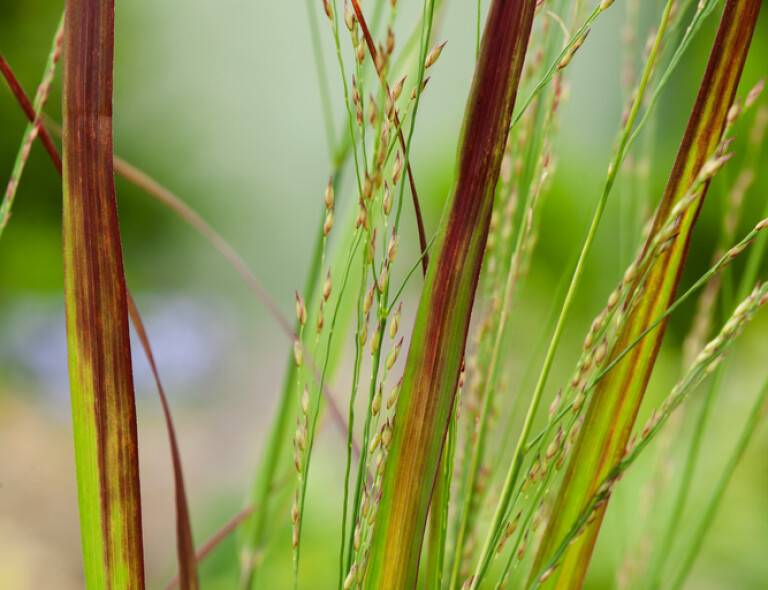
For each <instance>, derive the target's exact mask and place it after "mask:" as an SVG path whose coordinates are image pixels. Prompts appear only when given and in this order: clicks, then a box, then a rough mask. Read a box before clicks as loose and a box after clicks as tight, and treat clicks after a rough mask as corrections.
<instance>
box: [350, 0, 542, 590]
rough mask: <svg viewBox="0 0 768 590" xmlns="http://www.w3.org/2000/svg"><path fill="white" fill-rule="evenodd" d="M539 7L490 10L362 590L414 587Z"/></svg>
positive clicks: (497, 4) (498, 4) (496, 5)
mask: <svg viewBox="0 0 768 590" xmlns="http://www.w3.org/2000/svg"><path fill="white" fill-rule="evenodd" d="M535 4H536V2H535V1H533V0H531V1H528V0H526V1H523V2H504V1H501V0H496V1H494V2H493V4H492V5H491V8H490V12H489V16H488V21H487V25H486V29H485V34H484V38H483V44H482V50H481V54H480V58H479V60H478V65H477V68H476V72H475V79H474V81H473V85H472V91H471V95H470V98H469V101H468V105H467V112H466V118H465V122H464V130H463V138H462V143H461V148H460V153H459V170H458V175H457V183H456V187H455V190H454V193H453V196H452V197H451V199H450V200H449V201H448V203H447V204H446V208H445V214H444V217H443V221H442V223H441V229H440V235H439V237H438V241H437V244H436V247H435V248H436V250H435V258H434V260H433V262H432V264H430V266H429V269H428V272H427V278H426V282H425V286H424V290H423V293H422V297H421V302H420V304H419V309H418V312H417V316H416V324H415V327H414V330H413V334H412V341H411V346H410V350H409V352H408V359H407V362H406V368H405V374H404V377H403V383H402V386H401V389H400V394H399V397H398V402H397V413H396V416H397V417H396V419H395V425H394V432H393V436H392V441H391V447H390V453H389V459H388V461H387V464H386V468H385V471H384V477H383V482H382V497H381V500H380V504H379V507H378V516H377V519H376V524H375V528H374V532H373V538H372V541H371V552H370V557H369V559H370V561H369V563H368V567H367V571H366V574H365V576H366V581H365V586H366V588H410V587H413V586H414V585H415V583H416V578H417V576H418V565H419V557H420V553H421V545H422V541H423V536H424V530H425V524H426V518H427V512H428V508H429V504H430V498H431V495H432V489H433V486H434V482H435V478H436V476H437V472H438V465H439V463H440V456H441V454H442V448H443V444H444V441H445V433H446V429H447V427H448V421H449V420H450V415H451V410H452V408H453V403H454V397H455V392H456V385H457V383H458V378H459V371H460V369H461V362H462V358H463V354H464V345H465V342H466V336H467V330H468V328H469V320H470V315H471V311H472V303H473V300H474V294H475V289H476V286H477V280H478V276H479V272H480V265H481V262H482V257H483V252H484V250H485V241H486V237H487V234H488V226H489V223H490V214H491V210H492V207H493V197H494V192H495V187H496V182H497V179H498V176H499V169H500V165H501V156H502V153H503V150H504V144H505V142H506V137H507V131H508V129H509V122H510V120H511V117H512V109H513V108H514V101H515V96H516V93H517V87H518V83H519V80H520V73H521V70H522V66H523V61H524V58H525V52H526V49H527V46H528V40H529V36H530V31H531V25H532V22H533V13H534V9H535Z"/></svg>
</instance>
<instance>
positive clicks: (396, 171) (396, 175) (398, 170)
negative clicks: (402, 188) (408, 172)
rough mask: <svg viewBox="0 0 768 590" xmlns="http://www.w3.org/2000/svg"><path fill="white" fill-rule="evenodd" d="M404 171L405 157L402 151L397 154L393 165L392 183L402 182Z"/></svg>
mask: <svg viewBox="0 0 768 590" xmlns="http://www.w3.org/2000/svg"><path fill="white" fill-rule="evenodd" d="M402 172H403V159H402V157H401V156H400V152H397V154H396V155H395V163H394V164H393V165H392V184H393V185H397V183H398V182H400V175H401V174H402Z"/></svg>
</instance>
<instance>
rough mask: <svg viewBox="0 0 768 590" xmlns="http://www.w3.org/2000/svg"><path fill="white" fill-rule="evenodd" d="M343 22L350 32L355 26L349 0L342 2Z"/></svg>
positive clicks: (354, 18)
mask: <svg viewBox="0 0 768 590" xmlns="http://www.w3.org/2000/svg"><path fill="white" fill-rule="evenodd" d="M344 24H345V25H347V30H349V31H350V32H352V31H353V30H354V29H355V27H356V26H357V18H356V17H355V11H354V10H352V6H351V5H350V4H349V0H346V2H344Z"/></svg>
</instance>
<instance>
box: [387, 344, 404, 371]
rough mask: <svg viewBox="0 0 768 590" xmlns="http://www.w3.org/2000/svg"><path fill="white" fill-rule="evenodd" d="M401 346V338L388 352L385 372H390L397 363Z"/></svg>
mask: <svg viewBox="0 0 768 590" xmlns="http://www.w3.org/2000/svg"><path fill="white" fill-rule="evenodd" d="M402 346H403V339H402V337H401V338H400V340H398V341H397V344H395V347H394V348H393V349H392V350H391V351H390V353H389V356H388V357H387V370H390V369H391V368H392V367H393V366H394V364H395V363H396V362H397V357H398V356H399V355H400V349H401V348H402Z"/></svg>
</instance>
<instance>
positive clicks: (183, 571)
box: [128, 293, 200, 590]
mask: <svg viewBox="0 0 768 590" xmlns="http://www.w3.org/2000/svg"><path fill="white" fill-rule="evenodd" d="M128 315H129V316H130V318H131V322H133V327H134V329H135V330H136V334H137V335H138V337H139V341H140V342H141V347H142V348H143V349H144V354H145V355H146V357H147V360H148V361H149V367H150V369H151V370H152V376H153V377H154V379H155V385H156V386H157V393H158V395H159V396H160V404H161V405H162V406H163V416H164V417H165V425H166V430H167V431H168V442H169V444H170V447H171V462H172V463H173V485H174V488H175V494H174V499H175V501H176V547H177V551H178V562H179V585H180V586H181V588H183V589H184V590H197V589H198V588H199V587H200V581H199V579H198V575H197V558H196V557H195V542H194V540H193V539H192V523H191V522H190V518H189V504H188V503H187V492H186V489H185V487H184V473H183V470H182V468H181V453H180V452H179V444H178V442H177V439H176V429H175V428H174V426H173V418H172V417H171V407H170V404H169V403H168V398H167V396H166V395H165V389H164V388H163V384H162V382H161V381H160V373H159V371H158V370H157V363H156V362H155V355H154V354H153V352H152V346H151V345H150V343H149V337H148V336H147V331H146V329H145V328H144V322H143V321H142V319H141V315H139V310H138V308H137V307H136V302H135V301H134V300H133V297H131V294H130V293H128Z"/></svg>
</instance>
